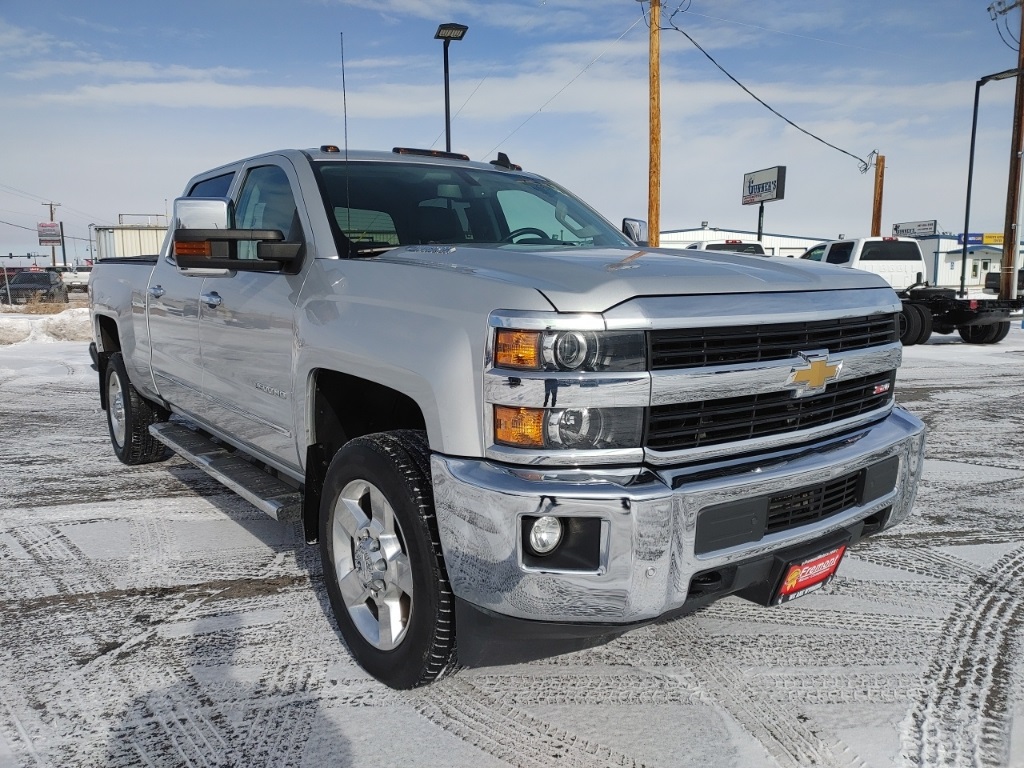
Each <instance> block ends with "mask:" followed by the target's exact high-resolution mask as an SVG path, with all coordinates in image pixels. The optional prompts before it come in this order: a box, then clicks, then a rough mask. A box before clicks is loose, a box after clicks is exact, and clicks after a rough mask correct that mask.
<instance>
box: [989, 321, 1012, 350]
mask: <svg viewBox="0 0 1024 768" xmlns="http://www.w3.org/2000/svg"><path fill="white" fill-rule="evenodd" d="M995 328H996V329H997V330H996V332H995V333H994V334H993V335H992V338H991V339H989V340H988V341H986V342H984V343H985V344H998V343H999V342H1000V341H1002V340H1003V339H1005V338H1006V336H1007V334H1009V333H1010V321H1009V320H1003V321H1002V322H1001V323H996V325H995Z"/></svg>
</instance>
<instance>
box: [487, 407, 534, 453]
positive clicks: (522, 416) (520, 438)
mask: <svg viewBox="0 0 1024 768" xmlns="http://www.w3.org/2000/svg"><path fill="white" fill-rule="evenodd" d="M494 438H495V441H496V442H499V443H503V444H505V445H514V446H516V447H520V448H542V447H544V411H543V410H540V409H539V408H510V407H508V406H505V405H498V406H495V408H494Z"/></svg>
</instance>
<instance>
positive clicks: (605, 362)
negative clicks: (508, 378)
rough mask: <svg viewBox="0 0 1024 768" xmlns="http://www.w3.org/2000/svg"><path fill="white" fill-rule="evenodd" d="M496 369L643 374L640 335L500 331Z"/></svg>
mask: <svg viewBox="0 0 1024 768" xmlns="http://www.w3.org/2000/svg"><path fill="white" fill-rule="evenodd" d="M494 363H495V365H496V366H498V367H499V368H514V369H518V370H530V371H643V370H646V368H647V342H646V338H645V336H644V332H643V331H521V330H515V329H511V328H499V329H498V331H497V333H496V335H495V342H494Z"/></svg>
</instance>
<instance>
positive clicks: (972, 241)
mask: <svg viewBox="0 0 1024 768" xmlns="http://www.w3.org/2000/svg"><path fill="white" fill-rule="evenodd" d="M984 236H985V235H984V234H983V233H982V232H968V233H967V244H968V245H982V243H983V238H984ZM956 241H957V242H958V243H959V244H960V245H963V244H964V233H963V232H961V233H960V234H959V235H957V236H956Z"/></svg>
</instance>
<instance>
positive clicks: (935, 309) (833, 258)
mask: <svg viewBox="0 0 1024 768" xmlns="http://www.w3.org/2000/svg"><path fill="white" fill-rule="evenodd" d="M800 258H801V259H808V260H810V261H817V262H821V263H823V264H835V265H838V266H843V267H850V268H851V269H862V270H864V271H865V272H872V273H874V274H876V275H881V276H882V277H883V278H885V281H886V282H887V283H889V285H891V286H892V287H893V288H895V289H896V291H897V295H898V296H899V297H900V301H901V303H902V308H901V310H900V341H901V342H903V345H904V346H906V347H909V346H912V345H914V344H924V343H925V342H927V341H928V339H929V338H931V335H932V332H933V331H934V332H935V333H943V334H947V333H952V332H953V331H956V332H957V333H959V334H960V338H962V339H963V340H964V341H966V342H967V343H968V344H998V343H999V342H1000V341H1002V340H1003V339H1005V338H1006V336H1007V334H1008V333H1009V332H1010V314H1011V313H1012V312H1020V310H1021V309H1022V308H1024V301H1022V300H1020V299H1005V300H1003V299H970V298H962V297H960V298H958V297H957V295H956V291H955V290H954V289H952V288H938V287H935V286H931V285H929V284H928V283H927V281H925V279H924V276H925V275H926V274H927V270H926V268H925V263H924V256H923V255H922V253H921V244H920V243H918V241H917V240H915V239H914V238H911V237H859V238H855V239H852V240H830V241H828V242H824V243H818V244H817V245H815V246H813V247H811V248H810V249H808V250H807V251H806V252H805V253H804V254H803V255H802V256H801V257H800Z"/></svg>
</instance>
